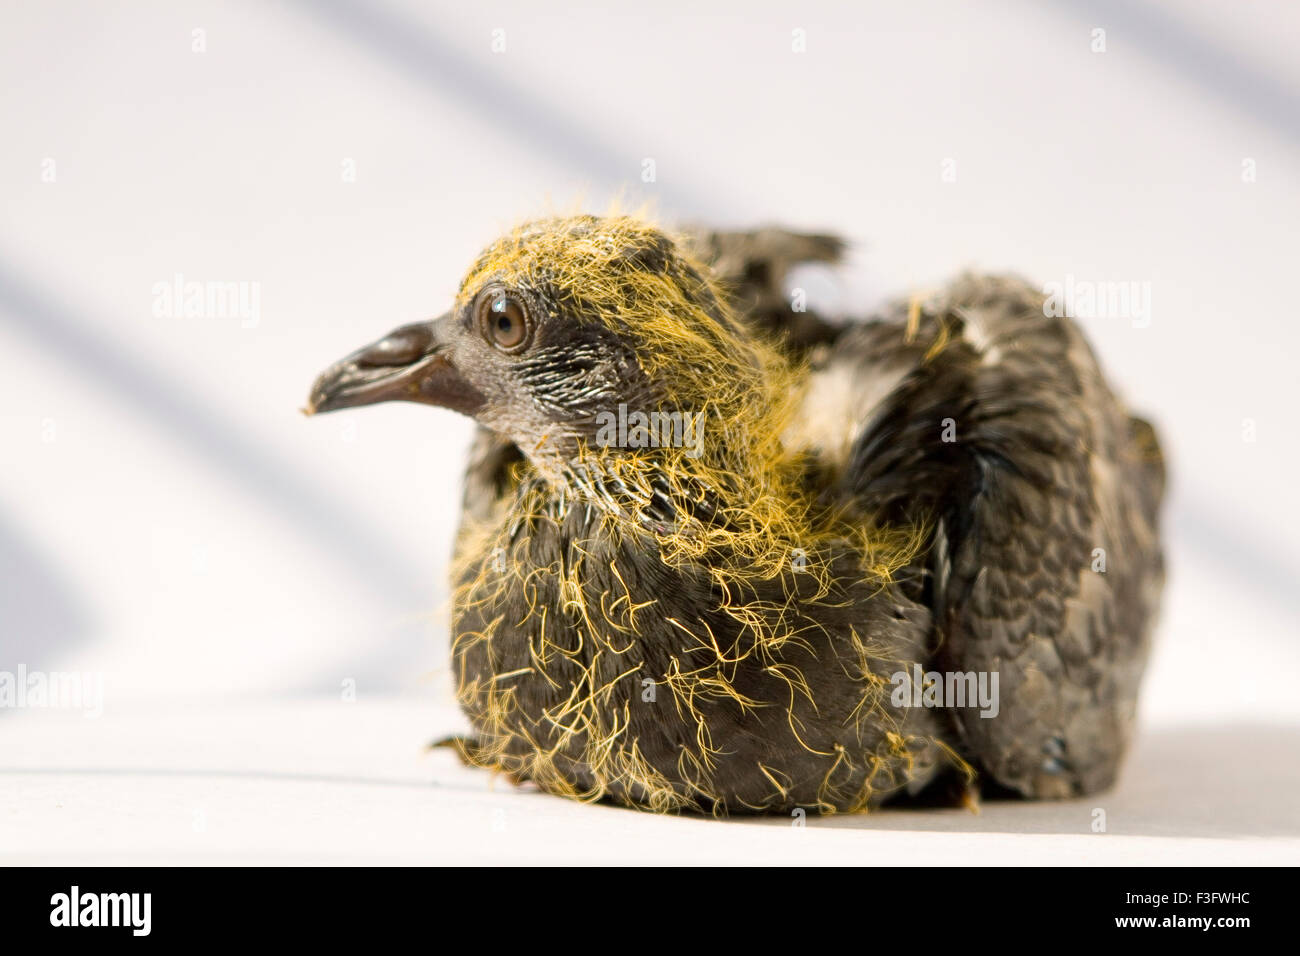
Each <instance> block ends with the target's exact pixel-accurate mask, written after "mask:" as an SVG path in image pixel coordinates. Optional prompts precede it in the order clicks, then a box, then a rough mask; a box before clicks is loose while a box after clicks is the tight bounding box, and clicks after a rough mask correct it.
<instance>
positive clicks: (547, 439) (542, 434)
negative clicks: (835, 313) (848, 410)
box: [307, 216, 788, 481]
mask: <svg viewBox="0 0 1300 956" xmlns="http://www.w3.org/2000/svg"><path fill="white" fill-rule="evenodd" d="M785 369H786V366H785V363H784V361H783V360H782V359H781V358H780V357H779V355H778V354H777V353H776V352H775V351H774V350H772V349H770V348H769V347H767V346H766V345H764V344H763V343H761V342H760V341H758V340H757V339H756V338H755V337H754V336H753V335H752V334H750V333H749V332H748V330H747V329H746V328H745V327H744V326H743V325H742V324H741V323H740V322H738V321H737V319H736V317H735V316H734V315H733V314H732V312H731V310H730V308H729V307H728V305H727V304H726V301H725V298H724V296H723V294H722V293H721V291H720V290H719V289H718V288H717V287H716V285H715V283H714V281H713V279H712V278H711V276H710V274H709V272H708V270H707V268H706V267H705V266H704V265H703V264H701V263H699V262H697V261H696V260H695V259H693V258H692V256H691V255H690V254H689V253H688V252H687V251H686V250H685V248H684V247H683V246H682V245H681V244H679V243H677V242H675V241H674V240H673V239H671V238H669V236H667V235H666V234H665V233H664V232H662V231H660V230H659V229H657V228H654V227H653V226H651V225H648V224H647V223H645V222H643V221H641V220H639V219H635V218H631V217H610V218H598V217H594V216H577V217H568V218H553V219H543V220H538V221H535V222H530V223H527V224H525V225H523V226H520V227H519V228H517V229H515V230H514V231H513V232H511V233H509V234H507V235H505V236H503V237H502V238H500V239H498V240H497V241H496V242H494V243H492V244H491V245H490V246H488V247H487V249H485V250H484V251H483V253H482V254H481V255H480V256H479V258H478V260H477V261H476V262H475V263H474V265H473V266H472V267H471V268H470V270H469V273H468V274H467V275H466V277H465V279H464V280H463V282H462V283H461V285H460V289H459V292H458V294H457V296H456V300H455V302H454V304H453V306H452V308H451V310H450V311H449V312H447V313H446V314H445V315H443V316H441V317H440V318H437V319H434V320H432V321H429V322H420V323H416V324H413V325H407V326H404V327H402V328H399V329H396V330H394V331H393V332H391V333H389V334H388V335H386V336H385V337H383V338H381V339H379V340H378V341H376V342H374V343H373V344H371V345H368V346H365V347H364V348H362V349H360V350H358V351H356V352H354V353H352V354H351V355H349V356H347V357H346V358H344V359H343V360H342V361H340V362H338V363H336V364H335V365H333V366H332V367H331V368H330V369H328V370H327V371H326V372H325V373H324V374H323V375H321V376H320V377H319V378H318V379H317V380H316V383H315V384H314V385H313V387H312V391H311V397H310V401H309V404H308V408H307V411H308V412H326V411H333V410H335V409H341V408H350V407H354V406H359V405H369V404H373V403H376V402H384V401H394V400H396V401H410V402H422V403H426V404H430V405H438V406H443V407H445V408H449V409H452V410H454V411H457V412H461V413H463V414H466V415H469V416H471V417H473V418H474V419H476V420H477V421H478V422H479V423H480V424H482V425H484V426H485V427H487V428H489V429H491V430H492V431H494V432H496V433H497V434H499V435H500V436H502V437H503V438H505V439H507V440H509V441H512V442H514V443H515V444H516V445H517V446H518V448H519V449H520V451H521V452H522V453H523V454H524V455H525V457H527V458H528V459H529V460H530V461H531V462H532V463H533V464H534V465H535V466H536V467H537V469H538V471H539V472H541V474H542V475H543V476H545V477H547V478H549V479H551V480H554V481H564V480H566V476H569V475H571V474H572V473H573V468H574V466H575V465H582V466H587V467H590V466H593V463H598V462H603V463H604V464H605V465H606V466H616V467H617V466H623V465H627V464H628V463H629V462H632V463H638V462H647V461H653V462H654V463H655V464H656V466H657V467H660V468H668V469H669V470H672V469H675V468H686V469H691V468H694V469H699V468H709V467H711V468H712V469H713V470H714V472H715V473H716V472H718V471H725V472H728V473H734V472H736V471H737V470H742V471H743V470H746V469H745V468H744V466H745V463H746V462H748V461H750V460H751V459H752V458H753V457H754V453H755V450H756V449H755V448H754V447H753V446H754V445H755V444H763V443H770V442H772V441H774V440H776V435H777V434H779V431H780V427H779V423H777V422H775V420H774V415H775V414H776V413H777V410H778V406H780V405H781V404H782V402H783V401H784V395H785V393H786V392H788V389H786V388H784V384H785V380H784V379H783V378H782V372H783V371H784V370H785ZM760 457H761V456H760Z"/></svg>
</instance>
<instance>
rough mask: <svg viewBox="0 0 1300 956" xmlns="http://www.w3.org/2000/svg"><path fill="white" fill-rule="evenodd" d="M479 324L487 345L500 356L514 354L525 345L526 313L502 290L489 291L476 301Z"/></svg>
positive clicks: (526, 332) (521, 305)
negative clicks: (500, 354)
mask: <svg viewBox="0 0 1300 956" xmlns="http://www.w3.org/2000/svg"><path fill="white" fill-rule="evenodd" d="M478 311H479V324H480V328H482V330H483V335H484V336H485V337H486V338H487V340H488V341H489V342H491V343H492V344H493V345H495V346H496V347H497V348H499V349H501V350H502V351H503V352H516V351H519V350H520V349H521V348H523V346H524V345H526V344H527V342H528V333H529V322H528V310H527V309H525V308H524V304H523V302H522V301H521V300H520V299H519V297H518V296H516V295H515V294H513V293H511V292H507V291H506V290H505V289H489V290H487V291H486V292H484V293H483V294H482V296H481V297H480V298H479V306H478Z"/></svg>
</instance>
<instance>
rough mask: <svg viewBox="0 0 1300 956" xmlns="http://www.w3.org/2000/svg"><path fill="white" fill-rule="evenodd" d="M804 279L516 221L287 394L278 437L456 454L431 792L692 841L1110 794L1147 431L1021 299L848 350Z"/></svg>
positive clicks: (776, 259) (633, 232)
mask: <svg viewBox="0 0 1300 956" xmlns="http://www.w3.org/2000/svg"><path fill="white" fill-rule="evenodd" d="M839 248H840V247H839V243H838V241H837V240H834V239H832V238H829V237H807V236H795V235H792V234H790V233H784V232H781V231H779V230H764V231H761V232H755V233H731V234H728V233H709V232H701V231H697V232H695V233H693V234H690V235H687V236H684V237H680V238H679V239H676V240H674V239H672V238H669V236H667V235H666V234H665V233H664V232H662V231H660V230H658V229H656V228H654V227H652V226H650V225H648V224H646V223H644V222H641V221H639V220H637V219H634V218H628V217H617V218H597V217H591V216H579V217H572V218H554V219H545V220H540V221H537V222H532V223H529V224H526V225H524V226H521V227H520V228H518V229H516V230H515V231H513V232H511V233H510V234H508V235H506V236H504V237H503V238H501V239H500V240H498V241H497V242H495V243H493V244H492V245H491V246H489V247H488V248H487V249H486V250H485V251H484V252H483V254H482V255H481V256H480V258H479V259H478V261H477V262H476V263H475V264H474V265H473V267H472V268H471V269H470V271H469V274H468V275H467V276H466V278H465V279H464V281H463V283H462V284H461V287H460V291H459V293H458V295H457V298H456V301H455V304H454V306H453V308H452V310H451V311H450V312H448V313H447V314H446V315H444V316H442V317H441V318H439V319H436V320H434V321H432V322H427V323H419V324H415V325H409V326H406V327H403V328H401V329H398V330H396V331H395V332H393V333H391V334H390V335H388V336H387V337H385V338H383V339H381V340H379V341H378V342H376V343H374V344H373V345H370V346H367V347H366V348H364V349H362V350H360V351H358V352H356V353H354V354H353V355H351V356H349V357H348V358H346V359H344V360H343V361H341V362H339V363H337V364H336V365H335V366H333V367H332V368H331V369H329V370H328V371H327V372H325V373H324V374H323V375H322V376H321V377H320V378H319V379H318V380H317V382H316V383H315V385H314V386H313V389H312V393H311V399H310V404H309V411H316V412H322V411H330V410H333V409H339V408H347V407H351V406H356V405H364V404H371V403H374V402H381V401H387V400H394V399H397V400H405V401H415V402H424V403H427V404H432V405H440V406H443V407H446V408H450V409H453V410H455V411H458V412H461V413H463V414H466V415H469V416H472V417H473V418H474V419H475V420H476V421H477V422H478V423H479V426H480V428H479V431H478V435H477V437H476V440H475V442H474V446H473V448H472V450H471V454H470V462H469V469H468V473H467V475H466V485H465V500H464V515H463V521H462V526H461V529H460V532H459V534H458V537H457V544H456V559H455V569H456V570H455V584H456V591H455V600H454V608H453V622H452V653H453V662H454V673H455V675H456V680H457V688H456V690H457V696H458V698H459V700H460V703H461V705H462V707H463V708H464V710H465V713H466V714H467V715H468V717H469V720H470V723H471V726H472V727H473V734H472V736H470V737H467V738H463V739H457V740H456V741H455V742H454V743H455V746H456V747H457V748H458V749H459V751H460V754H461V756H462V757H463V758H464V759H465V760H466V761H468V762H470V763H472V764H475V765H477V766H481V767H486V768H491V769H493V770H495V771H499V772H503V773H505V774H507V775H508V776H509V777H510V778H511V779H513V780H516V781H520V782H522V781H532V782H534V783H535V784H536V785H538V786H540V787H541V788H543V789H545V790H547V791H550V792H553V793H557V794H563V795H566V796H570V797H574V798H578V799H582V800H598V799H608V800H612V801H616V802H619V803H622V804H626V805H629V806H634V807H639V808H644V809H649V810H655V811H670V810H683V809H685V810H701V811H706V812H713V813H715V814H726V813H744V812H775V811H784V812H790V811H791V810H793V809H794V808H798V807H804V808H808V809H812V810H819V811H822V812H834V811H852V810H859V809H863V808H866V807H869V806H873V805H876V804H878V803H879V802H881V801H882V800H885V799H887V798H889V797H891V796H893V795H897V794H916V793H918V792H920V791H921V790H922V789H924V788H926V787H927V786H929V785H931V784H933V783H935V782H936V781H939V780H959V781H970V780H972V779H978V780H980V781H981V782H983V783H984V784H986V785H987V786H988V787H990V788H998V789H1000V790H1006V791H1012V792H1016V793H1019V794H1022V795H1024V796H1027V797H1038V798H1051V797H1066V796H1070V795H1074V794H1081V793H1088V792H1092V791H1095V790H1098V789H1101V788H1104V787H1106V786H1108V785H1109V784H1110V783H1111V782H1112V781H1113V780H1114V778H1115V775H1116V772H1117V767H1118V764H1119V762H1120V759H1121V757H1122V755H1123V753H1124V750H1125V747H1126V745H1127V743H1128V741H1129V739H1130V737H1131V734H1132V729H1133V723H1134V715H1135V709H1136V701H1137V692H1138V684H1139V681H1140V679H1141V675H1142V671H1143V668H1144V665H1145V661H1146V657H1147V650H1148V646H1149V635H1150V630H1151V624H1152V619H1153V616H1154V614H1155V610H1156V605H1157V601H1158V597H1159V591H1160V587H1161V580H1162V563H1161V551H1160V545H1159V541H1158V537H1157V531H1156V527H1157V510H1158V506H1159V503H1160V498H1161V494H1162V486H1163V465H1162V462H1161V457H1160V451H1159V447H1158V444H1157V442H1156V439H1155V435H1154V432H1153V430H1152V429H1151V427H1150V426H1149V425H1147V424H1145V423H1144V422H1142V421H1140V420H1138V419H1135V418H1130V417H1129V416H1128V414H1127V413H1126V412H1125V410H1124V409H1123V407H1122V406H1121V405H1120V404H1119V402H1118V401H1117V400H1116V398H1115V397H1114V395H1113V394H1112V392H1111V390H1110V389H1109V387H1108V386H1107V384H1106V382H1105V381H1104V379H1103V378H1102V375H1101V373H1100V371H1099V370H1098V367H1097V364H1096V361H1095V360H1094V358H1093V356H1092V354H1091V352H1090V350H1089V349H1088V346H1087V345H1086V343H1085V342H1084V340H1083V338H1082V337H1081V335H1080V333H1079V331H1078V330H1077V329H1076V328H1075V327H1074V325H1073V324H1072V323H1071V322H1070V321H1069V320H1068V319H1065V318H1056V317H1051V316H1049V315H1047V314H1045V309H1044V302H1043V295H1042V294H1041V293H1038V292H1035V291H1034V289H1032V288H1031V287H1029V286H1028V285H1026V284H1025V283H1023V282H1021V281H1018V280H1015V279H1007V278H987V277H977V276H967V277H963V278H961V279H958V280H957V281H956V282H954V283H953V284H952V285H951V286H950V287H949V288H947V289H946V290H944V291H943V292H942V293H940V294H938V295H935V296H933V297H931V298H930V299H928V300H926V301H924V302H920V301H913V302H910V303H901V304H899V305H897V306H895V307H893V308H891V309H889V310H887V311H886V313H885V314H884V315H882V316H880V317H878V318H876V319H874V320H872V321H868V322H860V323H853V324H848V325H833V324H831V323H828V322H826V321H824V320H822V319H821V318H819V317H817V316H815V315H813V314H810V313H804V312H799V313H796V312H795V311H794V310H792V309H790V308H788V306H787V305H786V304H785V302H784V300H783V297H782V294H781V291H780V289H781V284H782V282H783V279H784V274H785V272H786V270H787V269H788V268H789V266H790V265H791V264H793V263H794V262H796V261H798V260H806V259H819V260H826V261H831V260H834V259H835V258H836V257H837V256H838V254H839Z"/></svg>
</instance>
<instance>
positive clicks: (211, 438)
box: [0, 260, 428, 608]
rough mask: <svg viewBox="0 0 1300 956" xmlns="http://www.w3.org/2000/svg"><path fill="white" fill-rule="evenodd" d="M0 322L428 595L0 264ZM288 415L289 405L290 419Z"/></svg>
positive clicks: (221, 429)
mask: <svg viewBox="0 0 1300 956" xmlns="http://www.w3.org/2000/svg"><path fill="white" fill-rule="evenodd" d="M0 323H3V324H5V325H8V326H9V327H11V328H14V329H15V330H16V331H18V332H20V333H22V334H24V335H26V336H27V337H28V338H29V339H31V340H33V341H34V342H36V343H37V344H38V345H39V346H40V347H42V348H44V349H46V350H48V351H49V352H51V353H52V354H54V355H57V356H58V357H59V359H60V361H62V362H63V363H64V364H65V365H68V366H71V367H73V368H76V369H77V370H78V371H79V372H80V373H81V374H82V375H83V376H84V377H85V378H86V380H87V381H91V382H94V383H96V384H97V385H99V386H100V387H101V388H103V389H104V390H105V391H106V392H108V393H109V394H110V395H113V396H114V397H115V398H116V399H117V400H118V401H121V402H124V403H126V404H128V405H130V406H132V407H133V410H134V411H135V413H136V414H138V415H139V416H140V418H141V420H142V421H147V422H150V423H152V424H153V425H154V426H156V427H158V428H159V429H161V430H163V431H165V432H167V433H168V434H169V435H170V436H171V437H172V438H173V439H174V440H175V441H176V442H177V443H178V444H180V445H182V446H185V447H188V448H189V449H190V450H192V451H194V452H196V453H197V454H198V455H200V456H201V457H202V458H203V459H204V460H206V461H208V462H210V463H211V464H212V465H213V466H215V467H216V468H219V469H221V470H222V471H225V472H227V473H228V474H230V475H231V476H232V477H233V478H234V479H235V480H236V481H238V482H240V483H241V484H244V485H246V486H249V487H250V488H251V489H252V490H253V492H254V493H255V494H256V495H257V496H258V498H259V499H260V500H261V501H263V502H265V503H267V504H269V505H270V506H271V507H272V508H274V509H275V511H276V512H277V513H278V514H279V515H281V516H282V517H283V518H285V519H286V520H288V521H289V522H291V523H293V524H295V525H297V526H298V527H299V529H300V530H301V531H302V533H303V534H304V537H306V538H307V539H308V540H315V541H316V542H317V543H318V544H319V545H320V547H321V548H322V549H323V550H324V551H325V552H326V553H328V554H331V555H335V556H337V559H338V560H340V561H343V562H346V564H347V567H348V569H349V572H350V573H351V574H352V575H354V576H355V578H356V579H357V580H359V581H360V582H361V583H363V584H364V585H366V586H368V587H369V588H370V589H371V590H372V591H374V592H375V593H377V594H379V595H382V596H383V597H384V598H385V599H386V600H387V601H389V602H390V603H393V604H395V605H397V606H400V607H403V608H409V607H411V606H419V605H422V604H423V603H425V602H426V601H427V599H428V594H427V582H426V581H425V580H424V579H423V577H422V576H421V575H417V574H414V573H413V572H412V569H411V566H410V564H409V563H407V562H406V561H404V560H403V558H402V555H401V548H400V546H398V545H397V544H396V543H395V542H393V541H389V540H387V539H385V538H383V537H381V536H379V535H377V534H375V532H374V531H373V530H371V529H370V528H368V527H366V526H365V525H364V524H362V523H361V522H360V521H359V520H357V519H356V518H355V517H351V516H349V514H348V509H347V506H346V505H341V504H336V503H335V502H333V501H330V500H328V498H327V497H326V496H324V495H322V494H320V493H319V492H317V491H316V490H314V488H313V486H312V483H311V482H310V481H308V480H307V479H306V478H305V477H299V476H298V475H296V474H294V472H293V470H292V469H291V468H289V467H287V466H285V465H284V464H283V463H281V462H279V461H276V460H275V459H274V458H273V456H271V455H270V454H268V453H267V452H266V451H264V450H263V449H262V448H260V447H259V446H258V445H257V444H255V443H254V442H252V441H249V440H248V439H247V438H245V437H244V436H243V435H241V434H240V433H239V432H238V431H237V430H236V429H234V428H233V427H231V425H229V424H228V423H227V422H224V421H222V420H221V418H220V417H219V416H218V415H217V414H216V413H215V412H213V411H211V410H209V409H208V408H207V407H205V406H204V405H203V404H202V403H201V402H200V401H198V400H196V399H195V398H193V397H192V395H191V392H190V390H189V389H187V388H186V387H185V386H184V384H183V383H181V382H178V381H173V380H169V379H168V378H167V377H166V376H164V375H163V374H161V373H159V372H157V371H155V370H154V369H151V368H149V367H148V366H147V365H145V364H144V363H142V362H140V361H138V360H136V359H134V358H133V357H131V356H130V355H128V354H127V353H126V352H125V351H123V350H122V349H121V348H119V347H118V346H117V345H115V344H114V343H113V342H112V341H110V340H109V339H108V338H107V337H105V336H104V335H102V334H100V333H98V332H97V331H95V330H94V329H93V328H92V327H90V326H88V325H87V324H86V323H84V322H79V321H78V320H77V319H76V318H75V316H74V315H73V313H72V312H71V311H70V310H69V309H68V308H67V307H65V306H64V305H62V304H61V303H59V302H56V301H54V300H53V299H51V298H49V297H47V296H46V295H44V294H43V293H42V292H41V291H38V290H37V289H35V288H33V287H32V286H31V285H29V284H28V283H27V282H26V281H24V279H23V278H22V277H21V276H20V275H18V274H17V273H16V272H14V271H13V269H11V268H10V267H8V265H7V264H6V263H5V262H4V261H3V260H0ZM287 414H289V411H288V410H287V409H286V415H287Z"/></svg>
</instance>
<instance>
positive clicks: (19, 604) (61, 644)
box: [0, 514, 90, 714]
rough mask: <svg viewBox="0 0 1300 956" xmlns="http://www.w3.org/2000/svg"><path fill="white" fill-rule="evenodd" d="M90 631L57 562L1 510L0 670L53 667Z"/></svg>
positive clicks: (79, 604) (82, 605) (87, 622)
mask: <svg viewBox="0 0 1300 956" xmlns="http://www.w3.org/2000/svg"><path fill="white" fill-rule="evenodd" d="M89 631H90V617H89V613H88V612H87V610H86V607H85V605H84V603H83V602H82V600H81V599H80V598H79V597H78V595H77V594H76V593H74V592H73V590H72V589H71V587H69V585H68V583H67V581H66V580H64V579H63V578H60V577H59V576H58V573H57V571H56V565H55V564H54V563H52V562H50V561H48V560H45V558H44V557H43V556H42V555H41V554H40V553H38V552H37V550H36V549H35V548H34V547H32V546H31V545H30V544H29V543H28V542H27V541H25V540H22V539H21V538H20V537H19V535H18V533H17V532H16V531H15V530H14V528H13V526H12V525H10V524H9V523H8V522H7V521H5V519H4V516H3V515H2V514H0V671H13V670H14V669H15V668H16V667H17V666H18V665H19V664H23V665H26V667H27V669H28V670H54V669H57V667H58V661H59V659H60V657H61V655H63V654H64V653H66V652H67V651H68V650H69V649H70V648H72V647H73V646H75V645H76V644H79V643H80V642H81V641H83V640H84V639H85V638H86V636H87V634H88V633H89ZM3 713H4V710H3V709H0V714H3Z"/></svg>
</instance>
